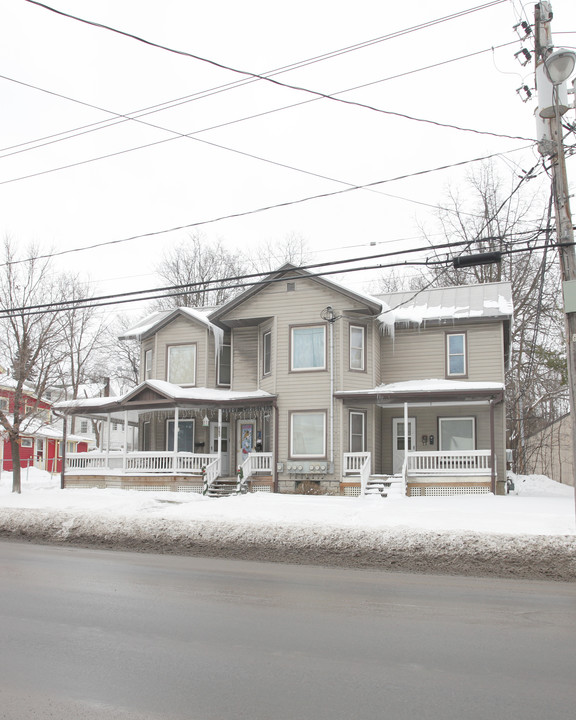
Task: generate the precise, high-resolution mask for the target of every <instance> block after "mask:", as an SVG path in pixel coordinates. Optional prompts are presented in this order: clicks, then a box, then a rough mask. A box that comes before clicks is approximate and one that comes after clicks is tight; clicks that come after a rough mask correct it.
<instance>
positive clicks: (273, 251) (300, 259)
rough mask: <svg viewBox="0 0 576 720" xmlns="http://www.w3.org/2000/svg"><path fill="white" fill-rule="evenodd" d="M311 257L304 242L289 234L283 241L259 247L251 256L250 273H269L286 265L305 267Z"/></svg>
mask: <svg viewBox="0 0 576 720" xmlns="http://www.w3.org/2000/svg"><path fill="white" fill-rule="evenodd" d="M311 257H312V253H311V252H310V250H309V249H308V244H307V242H306V240H305V239H304V238H303V237H302V236H301V235H299V234H298V233H289V234H288V235H286V237H285V238H284V239H283V240H277V241H268V242H265V243H262V244H261V245H259V246H258V247H257V248H256V252H255V253H253V254H252V255H251V257H250V260H249V264H250V270H251V272H258V273H271V272H274V270H278V268H279V267H282V265H285V264H286V263H290V264H291V265H296V267H300V266H302V265H306V264H307V263H308V262H310V259H311Z"/></svg>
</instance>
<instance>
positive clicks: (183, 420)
mask: <svg viewBox="0 0 576 720" xmlns="http://www.w3.org/2000/svg"><path fill="white" fill-rule="evenodd" d="M183 423H192V452H194V443H195V442H196V420H195V419H194V418H179V419H178V432H180V428H181V426H182V424H183ZM170 425H172V427H173V428H174V418H167V420H166V442H165V446H166V452H172V451H173V450H174V448H173V447H172V448H169V447H168V445H169V439H170V438H169V433H168V428H169V427H170ZM172 437H173V439H174V440H176V437H175V434H174V430H172ZM178 452H185V451H184V450H181V449H180V448H178Z"/></svg>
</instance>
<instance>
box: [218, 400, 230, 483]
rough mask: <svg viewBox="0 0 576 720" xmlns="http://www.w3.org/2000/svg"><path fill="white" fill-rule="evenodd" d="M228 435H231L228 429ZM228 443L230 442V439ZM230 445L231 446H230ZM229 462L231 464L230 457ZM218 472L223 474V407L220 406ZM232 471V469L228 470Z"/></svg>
mask: <svg viewBox="0 0 576 720" xmlns="http://www.w3.org/2000/svg"><path fill="white" fill-rule="evenodd" d="M228 435H230V430H228ZM228 443H230V440H228ZM228 447H230V446H228ZM228 464H230V459H228ZM218 465H219V468H218V474H219V475H221V474H222V408H218ZM228 472H230V471H228Z"/></svg>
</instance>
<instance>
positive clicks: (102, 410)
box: [54, 380, 276, 415]
mask: <svg viewBox="0 0 576 720" xmlns="http://www.w3.org/2000/svg"><path fill="white" fill-rule="evenodd" d="M275 400H276V395H271V394H270V393H268V392H265V391H264V390H254V391H238V390H223V389H218V388H206V387H188V388H183V387H180V385H173V384H172V383H169V382H165V381H164V380H145V381H144V382H142V383H140V385H138V386H137V387H135V388H134V389H133V390H130V391H129V392H127V393H125V394H124V395H121V396H119V397H98V398H81V399H78V400H67V401H62V402H59V403H56V404H55V405H54V409H55V410H56V411H58V412H60V413H63V414H64V415H93V414H99V415H101V414H107V413H114V412H125V411H129V410H154V409H161V408H171V407H198V408H205V407H222V408H224V407H227V408H230V407H243V406H245V405H246V404H250V405H272V404H273V403H274V401H275Z"/></svg>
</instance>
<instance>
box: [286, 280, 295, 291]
mask: <svg viewBox="0 0 576 720" xmlns="http://www.w3.org/2000/svg"><path fill="white" fill-rule="evenodd" d="M294 290H296V283H293V282H289V283H286V292H294Z"/></svg>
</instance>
